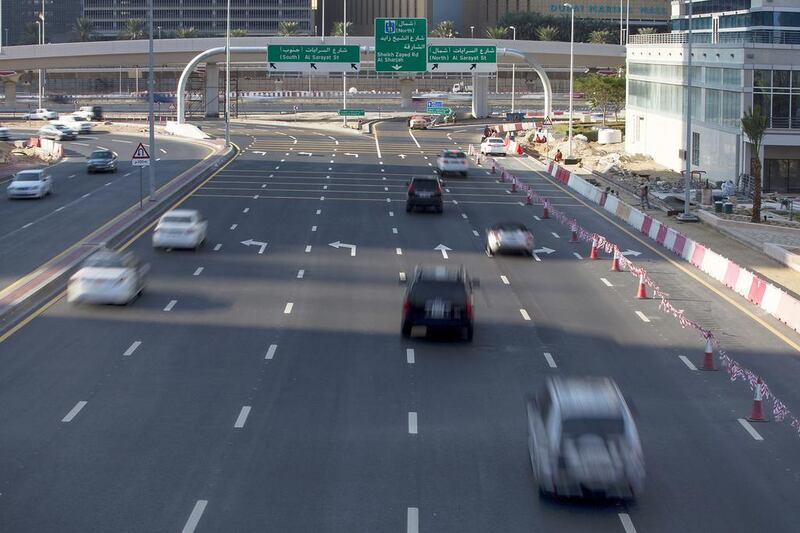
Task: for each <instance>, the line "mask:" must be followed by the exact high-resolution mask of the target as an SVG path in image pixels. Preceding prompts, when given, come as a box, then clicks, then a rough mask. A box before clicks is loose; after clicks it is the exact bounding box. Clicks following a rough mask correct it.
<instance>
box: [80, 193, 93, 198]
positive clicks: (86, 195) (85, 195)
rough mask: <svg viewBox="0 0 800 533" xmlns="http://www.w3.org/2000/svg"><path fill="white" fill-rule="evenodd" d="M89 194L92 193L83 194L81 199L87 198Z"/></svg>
mask: <svg viewBox="0 0 800 533" xmlns="http://www.w3.org/2000/svg"><path fill="white" fill-rule="evenodd" d="M91 194H92V193H90V192H87V193H86V194H84V195H83V196H81V198H89V196H90V195H91Z"/></svg>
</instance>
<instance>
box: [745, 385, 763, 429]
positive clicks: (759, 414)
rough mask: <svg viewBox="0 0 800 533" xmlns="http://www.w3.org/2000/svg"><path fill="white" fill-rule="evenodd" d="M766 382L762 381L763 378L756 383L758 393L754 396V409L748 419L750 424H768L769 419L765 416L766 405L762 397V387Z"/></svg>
mask: <svg viewBox="0 0 800 533" xmlns="http://www.w3.org/2000/svg"><path fill="white" fill-rule="evenodd" d="M763 384H764V382H763V381H761V378H758V381H756V393H755V396H753V408H752V409H751V410H750V416H748V417H747V419H748V420H749V421H750V422H766V421H767V420H768V418H767V417H766V416H764V405H763V403H764V402H763V401H762V397H761V387H762V386H763Z"/></svg>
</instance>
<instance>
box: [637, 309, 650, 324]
mask: <svg viewBox="0 0 800 533" xmlns="http://www.w3.org/2000/svg"><path fill="white" fill-rule="evenodd" d="M636 316H638V317H639V318H641V319H642V322H650V319H649V318H647V315H645V314H644V313H642V312H641V311H636Z"/></svg>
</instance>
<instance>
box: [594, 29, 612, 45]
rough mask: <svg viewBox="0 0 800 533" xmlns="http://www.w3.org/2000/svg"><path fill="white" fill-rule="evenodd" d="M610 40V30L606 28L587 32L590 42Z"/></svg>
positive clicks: (597, 42)
mask: <svg viewBox="0 0 800 533" xmlns="http://www.w3.org/2000/svg"><path fill="white" fill-rule="evenodd" d="M610 40H611V32H610V31H608V30H594V31H593V32H591V33H590V34H589V42H590V43H592V44H607V43H608V42H609V41H610Z"/></svg>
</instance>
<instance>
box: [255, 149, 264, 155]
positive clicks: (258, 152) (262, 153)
mask: <svg viewBox="0 0 800 533" xmlns="http://www.w3.org/2000/svg"><path fill="white" fill-rule="evenodd" d="M253 153H254V154H261V155H267V152H260V151H258V150H253Z"/></svg>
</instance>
